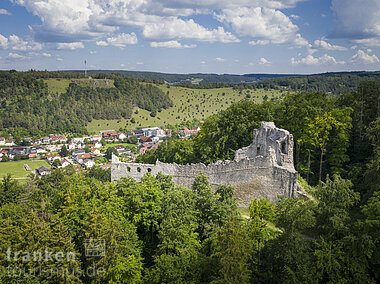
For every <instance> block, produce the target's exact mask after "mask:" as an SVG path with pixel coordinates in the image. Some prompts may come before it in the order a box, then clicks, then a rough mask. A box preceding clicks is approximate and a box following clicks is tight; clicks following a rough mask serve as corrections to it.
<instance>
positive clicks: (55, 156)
mask: <svg viewBox="0 0 380 284" xmlns="http://www.w3.org/2000/svg"><path fill="white" fill-rule="evenodd" d="M46 159H47V160H48V161H49V162H50V163H52V162H54V160H61V155H60V154H54V155H48V156H47V157H46Z"/></svg>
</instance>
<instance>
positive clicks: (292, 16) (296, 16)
mask: <svg viewBox="0 0 380 284" xmlns="http://www.w3.org/2000/svg"><path fill="white" fill-rule="evenodd" d="M290 18H292V19H294V20H299V19H300V18H301V17H300V16H298V15H294V14H292V15H290Z"/></svg>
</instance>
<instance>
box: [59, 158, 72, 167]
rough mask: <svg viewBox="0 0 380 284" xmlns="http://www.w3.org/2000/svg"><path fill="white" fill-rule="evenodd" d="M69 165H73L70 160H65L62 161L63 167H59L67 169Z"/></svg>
mask: <svg viewBox="0 0 380 284" xmlns="http://www.w3.org/2000/svg"><path fill="white" fill-rule="evenodd" d="M69 165H71V163H70V162H69V161H68V160H66V159H64V160H62V161H61V165H60V166H59V167H60V168H64V167H67V166H69Z"/></svg>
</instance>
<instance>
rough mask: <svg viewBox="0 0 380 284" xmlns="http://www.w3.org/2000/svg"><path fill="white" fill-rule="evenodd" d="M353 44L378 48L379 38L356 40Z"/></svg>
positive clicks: (379, 44)
mask: <svg viewBox="0 0 380 284" xmlns="http://www.w3.org/2000/svg"><path fill="white" fill-rule="evenodd" d="M353 42H355V43H357V44H362V45H364V46H376V47H377V46H380V38H366V39H357V40H353Z"/></svg>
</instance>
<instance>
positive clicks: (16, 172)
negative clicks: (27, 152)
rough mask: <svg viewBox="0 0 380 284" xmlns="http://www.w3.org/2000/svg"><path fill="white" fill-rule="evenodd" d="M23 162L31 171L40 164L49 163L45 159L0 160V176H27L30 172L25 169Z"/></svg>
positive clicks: (47, 164)
mask: <svg viewBox="0 0 380 284" xmlns="http://www.w3.org/2000/svg"><path fill="white" fill-rule="evenodd" d="M24 164H27V165H29V167H30V168H31V170H32V171H34V170H35V169H37V168H39V167H41V166H49V163H48V162H47V161H46V160H35V161H33V160H23V161H16V162H14V161H10V162H0V178H1V177H3V176H6V175H8V174H11V175H12V178H18V179H20V178H27V177H28V175H30V173H31V172H30V171H26V170H25V168H24Z"/></svg>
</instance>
